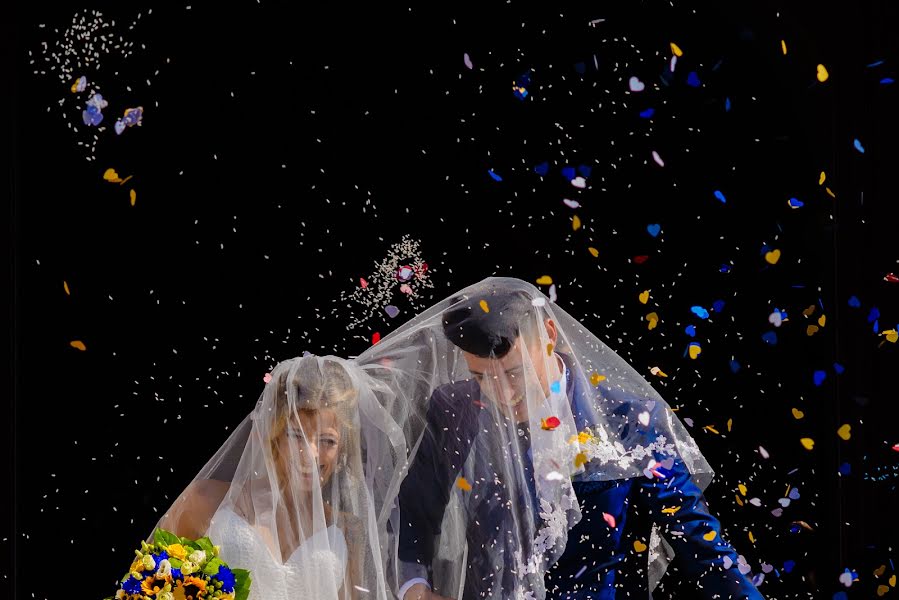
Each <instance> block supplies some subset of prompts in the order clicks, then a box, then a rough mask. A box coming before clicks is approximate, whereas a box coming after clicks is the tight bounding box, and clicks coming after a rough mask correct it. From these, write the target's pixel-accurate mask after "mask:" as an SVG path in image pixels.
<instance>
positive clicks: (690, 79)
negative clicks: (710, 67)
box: [687, 71, 700, 87]
mask: <svg viewBox="0 0 899 600" xmlns="http://www.w3.org/2000/svg"><path fill="white" fill-rule="evenodd" d="M687 85H689V86H690V87H699V86H700V81H699V75H697V74H696V71H690V74H689V75H687Z"/></svg>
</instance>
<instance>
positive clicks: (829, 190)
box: [824, 187, 837, 198]
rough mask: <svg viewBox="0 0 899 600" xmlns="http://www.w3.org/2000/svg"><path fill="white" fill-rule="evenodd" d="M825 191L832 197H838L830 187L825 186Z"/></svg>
mask: <svg viewBox="0 0 899 600" xmlns="http://www.w3.org/2000/svg"><path fill="white" fill-rule="evenodd" d="M824 191H825V192H827V195H828V196H830V197H831V198H836V197H837V195H836V194H834V193H833V192H832V191H831V189H830V188H829V187H825V188H824Z"/></svg>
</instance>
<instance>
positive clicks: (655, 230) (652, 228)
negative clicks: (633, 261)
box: [638, 223, 662, 264]
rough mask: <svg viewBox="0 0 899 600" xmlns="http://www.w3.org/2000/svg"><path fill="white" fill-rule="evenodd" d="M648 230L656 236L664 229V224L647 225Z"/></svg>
mask: <svg viewBox="0 0 899 600" xmlns="http://www.w3.org/2000/svg"><path fill="white" fill-rule="evenodd" d="M646 231H648V232H649V235H651V236H652V237H656V236H658V235H659V232H660V231H662V226H661V225H659V224H658V223H651V224H649V225H647V226H646ZM638 264H639V263H638Z"/></svg>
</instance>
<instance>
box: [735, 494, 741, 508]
mask: <svg viewBox="0 0 899 600" xmlns="http://www.w3.org/2000/svg"><path fill="white" fill-rule="evenodd" d="M734 498H736V499H737V504H739V505H740V506H743V501H742V500H741V499H740V497H739V496H734Z"/></svg>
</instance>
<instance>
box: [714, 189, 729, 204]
mask: <svg viewBox="0 0 899 600" xmlns="http://www.w3.org/2000/svg"><path fill="white" fill-rule="evenodd" d="M715 198H717V199H718V200H720V201H721V204H727V198H725V197H724V194H723V193H722V192H721V190H715Z"/></svg>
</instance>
